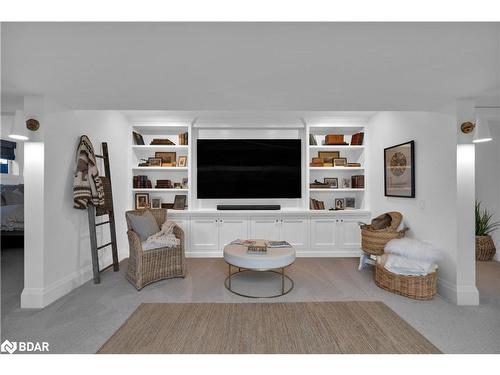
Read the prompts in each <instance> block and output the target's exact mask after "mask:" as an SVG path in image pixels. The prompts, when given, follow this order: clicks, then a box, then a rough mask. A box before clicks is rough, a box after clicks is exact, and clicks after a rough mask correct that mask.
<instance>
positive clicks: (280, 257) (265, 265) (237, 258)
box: [224, 244, 295, 298]
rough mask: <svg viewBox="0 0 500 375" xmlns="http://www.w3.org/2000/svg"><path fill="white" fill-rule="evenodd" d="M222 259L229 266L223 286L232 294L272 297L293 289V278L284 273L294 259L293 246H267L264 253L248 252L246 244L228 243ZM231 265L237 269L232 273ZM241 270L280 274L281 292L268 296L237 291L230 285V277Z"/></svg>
mask: <svg viewBox="0 0 500 375" xmlns="http://www.w3.org/2000/svg"><path fill="white" fill-rule="evenodd" d="M224 261H225V262H226V263H227V264H228V266H229V273H228V276H227V277H226V279H225V280H224V286H225V287H226V289H227V290H229V291H230V292H232V293H234V294H237V295H239V296H242V297H248V298H274V297H281V296H284V295H285V294H287V293H289V292H290V291H291V290H292V289H293V286H294V283H293V280H292V279H291V278H290V277H289V276H287V275H285V268H286V267H288V266H289V265H291V264H292V263H293V262H294V261H295V249H294V248H293V247H281V248H268V249H267V252H266V253H264V254H249V253H248V252H247V246H245V245H232V244H229V245H226V246H225V247H224ZM232 267H237V268H238V271H236V272H233V273H232V272H231V271H232ZM276 270H280V271H279V272H278V271H276ZM243 272H271V273H275V274H278V275H281V293H279V294H274V295H270V296H257V295H249V294H243V293H240V292H237V291H236V290H234V289H233V288H232V287H231V279H234V278H235V277H237V275H239V274H242V273H243ZM285 279H286V280H288V281H289V282H288V284H289V285H288V286H286V285H285Z"/></svg>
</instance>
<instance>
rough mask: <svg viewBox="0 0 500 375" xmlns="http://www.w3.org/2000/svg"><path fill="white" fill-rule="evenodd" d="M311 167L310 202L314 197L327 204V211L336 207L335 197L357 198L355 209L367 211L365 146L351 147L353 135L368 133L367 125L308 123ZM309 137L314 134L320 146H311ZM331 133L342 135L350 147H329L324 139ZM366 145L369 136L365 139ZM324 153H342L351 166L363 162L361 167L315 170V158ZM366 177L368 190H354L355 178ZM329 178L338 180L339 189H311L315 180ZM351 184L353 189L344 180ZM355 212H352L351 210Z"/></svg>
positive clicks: (309, 175)
mask: <svg viewBox="0 0 500 375" xmlns="http://www.w3.org/2000/svg"><path fill="white" fill-rule="evenodd" d="M306 127H307V134H308V137H307V139H306V142H307V155H306V159H307V165H306V166H305V168H306V171H307V173H306V180H307V183H308V184H307V187H308V189H307V191H308V194H307V202H309V199H310V198H314V199H317V200H319V201H323V202H324V204H325V208H326V209H329V208H332V207H333V206H334V200H335V198H354V199H355V204H356V208H355V209H354V210H365V209H366V202H365V190H366V175H365V168H366V165H365V145H364V144H363V145H350V143H351V136H352V135H353V134H355V133H359V132H364V131H365V126H364V124H362V123H360V124H356V125H352V124H342V122H341V121H334V122H331V123H329V122H328V121H325V122H322V123H321V124H307V125H306ZM309 134H312V135H313V136H314V138H315V140H316V143H317V145H310V144H309ZM327 134H342V135H344V141H345V142H346V143H349V144H348V145H325V144H323V143H324V139H325V136H326V135H327ZM364 142H366V136H365V139H364ZM321 151H326V152H328V151H338V152H339V153H340V157H341V158H347V162H349V163H351V162H352V163H360V164H361V166H360V167H311V166H310V163H311V161H312V158H313V157H318V153H319V152H321ZM353 175H364V176H365V187H364V188H357V189H353V188H351V187H350V186H351V185H350V184H351V176H353ZM325 178H337V179H338V188H309V184H310V183H313V182H314V181H315V180H317V181H319V182H323V181H324V179H325ZM344 179H346V180H347V181H349V187H345V186H344V185H343V180H344ZM351 211H352V210H351Z"/></svg>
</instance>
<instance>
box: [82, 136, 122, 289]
mask: <svg viewBox="0 0 500 375" xmlns="http://www.w3.org/2000/svg"><path fill="white" fill-rule="evenodd" d="M95 157H96V158H100V159H102V160H103V162H104V174H105V175H104V176H100V178H101V181H102V184H103V188H104V206H97V207H96V206H94V205H93V204H90V203H89V204H88V205H87V213H88V217H89V234H90V248H91V251H92V269H93V272H94V284H99V283H100V282H101V272H104V271H106V270H107V269H108V268H111V267H113V271H115V272H117V271H119V270H120V265H119V263H118V249H117V246H116V227H115V211H114V208H113V193H112V189H111V169H110V167H109V153H108V144H107V143H106V142H102V155H95ZM103 215H108V220H107V221H101V222H99V223H97V224H96V217H97V216H103ZM105 224H109V232H110V239H111V241H110V242H108V243H106V244H104V245H101V246H98V245H97V227H99V226H101V225H105ZM108 246H111V253H112V256H113V263H111V264H110V265H109V266H106V267H104V268H103V269H100V268H99V250H101V249H104V248H106V247H108Z"/></svg>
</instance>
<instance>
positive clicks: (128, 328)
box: [98, 301, 440, 353]
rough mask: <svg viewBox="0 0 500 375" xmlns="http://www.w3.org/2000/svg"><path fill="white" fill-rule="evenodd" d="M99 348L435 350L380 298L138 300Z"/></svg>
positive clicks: (176, 350)
mask: <svg viewBox="0 0 500 375" xmlns="http://www.w3.org/2000/svg"><path fill="white" fill-rule="evenodd" d="M98 353H440V351H439V350H438V349H437V348H436V347H435V346H434V345H433V344H431V343H430V342H429V341H428V340H427V339H426V338H425V337H423V336H422V335H421V334H420V333H418V332H417V331H416V330H415V329H414V328H413V327H411V326H410V325H409V324H408V323H406V322H405V321H404V320H403V319H401V318H400V317H399V316H398V315H397V314H396V313H395V312H393V311H392V310H391V309H390V308H389V307H387V306H386V305H385V304H384V303H382V302H370V301H366V302H299V303H143V304H141V305H140V306H139V307H138V308H137V310H136V311H135V312H134V313H133V314H132V315H131V316H130V318H129V319H128V320H127V321H126V322H125V323H124V324H123V325H122V326H121V327H120V328H119V329H118V331H116V332H115V334H114V335H113V336H112V337H111V338H110V339H109V340H108V341H107V342H106V343H105V344H104V345H103V346H102V347H101V348H100V349H99V351H98Z"/></svg>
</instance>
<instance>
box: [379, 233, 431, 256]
mask: <svg viewBox="0 0 500 375" xmlns="http://www.w3.org/2000/svg"><path fill="white" fill-rule="evenodd" d="M384 252H385V253H387V254H394V255H401V256H402V257H405V258H408V259H414V260H421V261H425V262H435V261H436V260H438V258H439V250H438V249H437V248H436V247H435V246H433V245H432V244H431V243H429V242H424V241H420V240H416V239H414V238H406V237H405V238H399V239H394V240H390V241H389V242H387V244H386V245H385V247H384Z"/></svg>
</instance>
